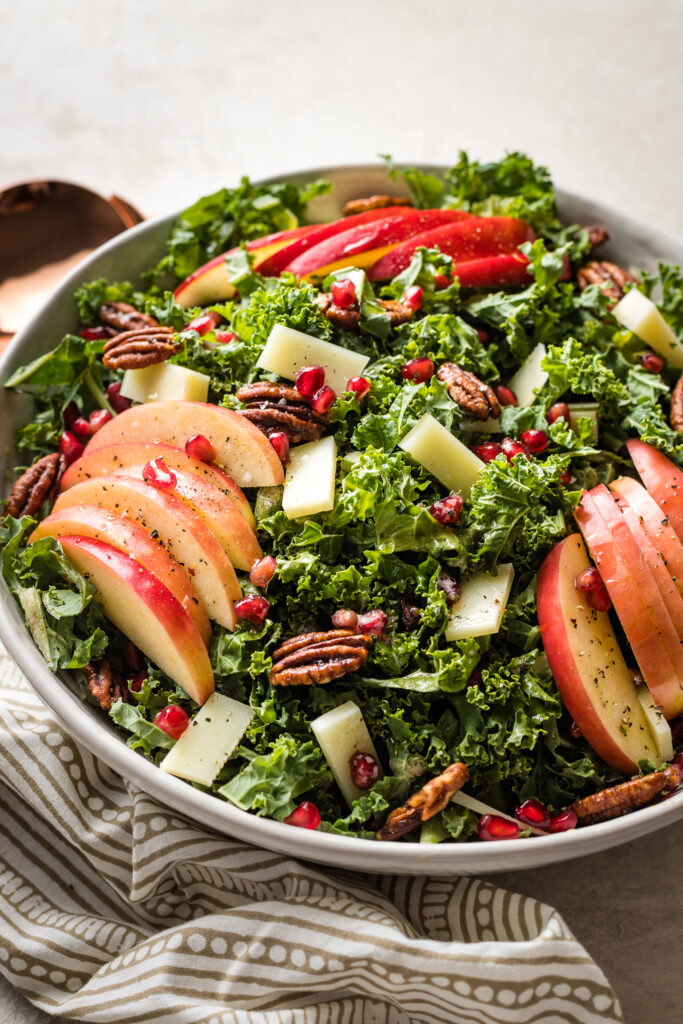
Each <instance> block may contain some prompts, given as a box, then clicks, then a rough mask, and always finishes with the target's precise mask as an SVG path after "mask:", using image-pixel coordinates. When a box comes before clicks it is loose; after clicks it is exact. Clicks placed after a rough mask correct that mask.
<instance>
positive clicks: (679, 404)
mask: <svg viewBox="0 0 683 1024" xmlns="http://www.w3.org/2000/svg"><path fill="white" fill-rule="evenodd" d="M669 419H670V421H671V426H672V427H673V428H674V430H678V431H679V433H682V434H683V376H682V377H679V378H678V380H677V382H676V387H675V388H674V390H673V394H672V395H671V413H670V415H669Z"/></svg>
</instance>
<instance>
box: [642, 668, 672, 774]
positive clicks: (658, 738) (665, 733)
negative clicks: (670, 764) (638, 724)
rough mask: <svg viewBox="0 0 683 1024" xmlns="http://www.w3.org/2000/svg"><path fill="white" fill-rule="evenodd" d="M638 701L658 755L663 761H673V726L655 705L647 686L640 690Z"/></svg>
mask: <svg viewBox="0 0 683 1024" xmlns="http://www.w3.org/2000/svg"><path fill="white" fill-rule="evenodd" d="M638 700H639V701H640V706H641V707H642V709H643V711H644V712H645V717H646V719H647V724H648V725H649V726H650V732H651V733H652V739H653V740H654V743H655V747H656V748H657V753H658V754H659V757H660V759H661V760H662V761H673V757H674V741H673V736H672V734H671V726H670V725H669V723H668V722H667V720H666V718H665V717H664V715H663V714H662V709H661V707H659V706H658V705H657V704H655V702H654V699H653V697H652V694H651V693H650V691H649V690H648V688H647V686H641V687H639V689H638Z"/></svg>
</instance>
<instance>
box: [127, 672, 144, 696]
mask: <svg viewBox="0 0 683 1024" xmlns="http://www.w3.org/2000/svg"><path fill="white" fill-rule="evenodd" d="M147 679H149V676H148V674H147V673H146V672H145V671H144V670H143V671H142V672H136V673H135V675H132V676H131V677H130V679H129V680H128V689H129V690H132V691H133V693H139V692H140V690H141V689H142V684H143V683H144V682H146V680H147Z"/></svg>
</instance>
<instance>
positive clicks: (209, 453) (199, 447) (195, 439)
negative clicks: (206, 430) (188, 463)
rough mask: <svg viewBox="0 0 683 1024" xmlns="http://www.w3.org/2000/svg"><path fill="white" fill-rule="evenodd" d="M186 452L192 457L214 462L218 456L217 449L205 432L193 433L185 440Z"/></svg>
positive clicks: (201, 460)
mask: <svg viewBox="0 0 683 1024" xmlns="http://www.w3.org/2000/svg"><path fill="white" fill-rule="evenodd" d="M185 454H186V455H189V456H190V458H191V459H199V461H200V462H213V461H214V460H215V458H216V449H215V448H214V446H213V445H212V444H211V442H210V441H209V439H208V437H204V435H203V434H193V435H192V437H188V439H187V441H186V442H185Z"/></svg>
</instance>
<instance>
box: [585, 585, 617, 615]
mask: <svg viewBox="0 0 683 1024" xmlns="http://www.w3.org/2000/svg"><path fill="white" fill-rule="evenodd" d="M586 603H587V604H589V605H590V606H591V608H595V610H596V611H598V612H608V611H609V610H610V608H611V607H612V601H611V600H610V596H609V594H608V593H607V588H606V587H604V586H603V587H600V588H599V589H598V590H591V591H589V592H588V593H587V594H586Z"/></svg>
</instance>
